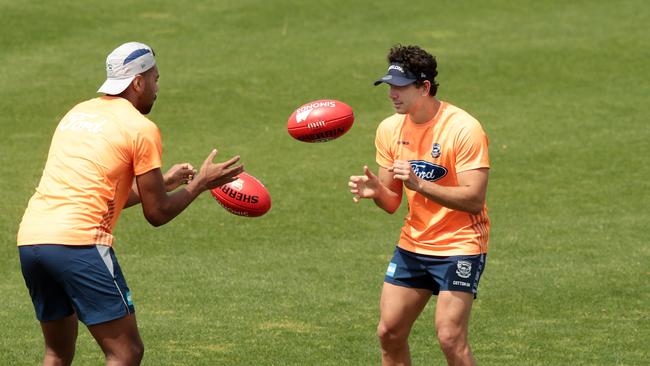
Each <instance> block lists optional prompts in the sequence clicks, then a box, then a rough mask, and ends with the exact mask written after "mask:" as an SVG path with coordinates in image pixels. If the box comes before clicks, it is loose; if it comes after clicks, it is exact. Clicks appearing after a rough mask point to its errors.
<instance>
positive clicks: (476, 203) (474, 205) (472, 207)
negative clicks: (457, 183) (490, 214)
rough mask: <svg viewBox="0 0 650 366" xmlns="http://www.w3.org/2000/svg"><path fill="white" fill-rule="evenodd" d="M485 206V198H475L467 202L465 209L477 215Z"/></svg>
mask: <svg viewBox="0 0 650 366" xmlns="http://www.w3.org/2000/svg"><path fill="white" fill-rule="evenodd" d="M483 207H485V199H475V200H472V201H471V202H469V203H468V205H467V207H466V208H465V211H467V212H469V213H470V214H472V215H479V214H480V213H481V212H482V211H483Z"/></svg>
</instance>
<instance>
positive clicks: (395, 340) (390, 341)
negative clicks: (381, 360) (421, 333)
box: [377, 322, 408, 348]
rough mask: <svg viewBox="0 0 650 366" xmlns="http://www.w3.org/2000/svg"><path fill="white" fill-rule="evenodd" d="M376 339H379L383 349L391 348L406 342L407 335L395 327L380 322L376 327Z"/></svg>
mask: <svg viewBox="0 0 650 366" xmlns="http://www.w3.org/2000/svg"><path fill="white" fill-rule="evenodd" d="M377 337H379V341H380V342H381V345H382V347H383V348H391V347H396V346H399V345H401V344H403V343H404V342H406V339H407V337H408V334H406V333H405V332H402V331H400V330H399V329H397V328H396V327H392V326H390V325H388V324H385V323H383V322H380V323H379V325H378V326H377Z"/></svg>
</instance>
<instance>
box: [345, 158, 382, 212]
mask: <svg viewBox="0 0 650 366" xmlns="http://www.w3.org/2000/svg"><path fill="white" fill-rule="evenodd" d="M363 173H364V175H353V176H351V177H350V181H349V182H348V187H350V193H352V194H353V195H354V196H353V197H352V200H353V201H354V202H355V203H356V202H359V200H360V199H361V198H377V196H379V190H380V189H381V183H380V182H379V179H378V178H377V176H376V175H374V174H373V173H372V172H371V171H370V169H368V166H364V167H363Z"/></svg>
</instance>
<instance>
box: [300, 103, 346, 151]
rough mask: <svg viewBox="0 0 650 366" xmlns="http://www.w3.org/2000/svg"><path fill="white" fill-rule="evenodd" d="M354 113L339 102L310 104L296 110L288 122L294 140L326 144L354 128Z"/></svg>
mask: <svg viewBox="0 0 650 366" xmlns="http://www.w3.org/2000/svg"><path fill="white" fill-rule="evenodd" d="M353 122H354V113H352V108H350V106H349V105H347V104H345V103H343V102H340V101H338V100H332V99H323V100H315V101H313V102H309V103H307V104H305V105H302V106H300V108H298V109H296V110H295V111H294V112H293V113H292V114H291V117H289V121H287V130H288V131H289V134H290V135H291V136H293V138H295V139H297V140H300V141H304V142H326V141H329V140H334V139H336V138H338V137H341V136H343V134H345V133H346V132H348V131H349V130H350V128H351V127H352V123H353Z"/></svg>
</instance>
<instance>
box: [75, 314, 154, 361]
mask: <svg viewBox="0 0 650 366" xmlns="http://www.w3.org/2000/svg"><path fill="white" fill-rule="evenodd" d="M88 330H89V331H90V333H91V334H92V335H93V337H95V340H96V341H97V343H99V346H100V347H101V348H102V351H104V355H105V356H106V365H111V366H118V365H119V366H127V365H128V366H131V365H139V364H140V361H142V356H143V355H144V345H143V344H142V339H140V333H139V332H138V324H137V322H136V320H135V315H134V314H129V315H127V316H125V317H123V318H120V319H116V320H112V321H110V322H106V323H101V324H97V325H91V326H89V327H88Z"/></svg>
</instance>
